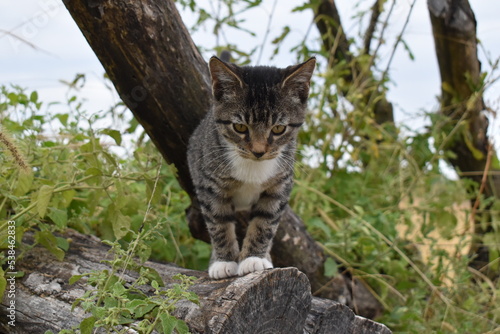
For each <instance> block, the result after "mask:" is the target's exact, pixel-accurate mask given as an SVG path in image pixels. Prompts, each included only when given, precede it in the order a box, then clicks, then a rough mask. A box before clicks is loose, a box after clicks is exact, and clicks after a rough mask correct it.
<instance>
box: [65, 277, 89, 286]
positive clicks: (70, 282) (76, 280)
mask: <svg viewBox="0 0 500 334" xmlns="http://www.w3.org/2000/svg"><path fill="white" fill-rule="evenodd" d="M85 276H87V275H73V276H71V277H70V278H69V284H75V283H76V282H78V281H79V280H80V279H82V277H85Z"/></svg>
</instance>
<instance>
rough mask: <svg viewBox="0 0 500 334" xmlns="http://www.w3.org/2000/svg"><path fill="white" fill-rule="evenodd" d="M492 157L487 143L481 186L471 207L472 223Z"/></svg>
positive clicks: (490, 148) (489, 144)
mask: <svg viewBox="0 0 500 334" xmlns="http://www.w3.org/2000/svg"><path fill="white" fill-rule="evenodd" d="M492 156H493V145H491V143H488V155H487V156H486V163H485V165H484V172H483V177H482V178H481V186H480V187H479V193H478V194H477V197H476V201H475V202H474V206H473V207H472V211H471V214H470V217H471V222H472V223H474V222H475V221H476V212H477V208H478V207H479V204H480V202H481V194H482V193H483V192H484V188H486V182H487V180H488V171H489V169H490V165H491V157H492Z"/></svg>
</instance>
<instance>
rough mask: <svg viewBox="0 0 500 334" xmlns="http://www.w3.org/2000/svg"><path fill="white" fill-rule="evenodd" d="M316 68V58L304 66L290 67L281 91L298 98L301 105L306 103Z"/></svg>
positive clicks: (286, 70)
mask: <svg viewBox="0 0 500 334" xmlns="http://www.w3.org/2000/svg"><path fill="white" fill-rule="evenodd" d="M315 67H316V58H314V57H312V58H310V59H309V60H307V61H306V62H304V63H302V64H298V65H293V66H288V67H287V68H286V69H285V79H283V82H282V84H281V89H284V90H287V91H288V92H290V93H292V94H293V95H295V96H297V97H298V98H299V99H300V102H301V103H305V102H306V101H307V97H308V96H309V84H310V82H311V77H312V74H313V72H314V68H315Z"/></svg>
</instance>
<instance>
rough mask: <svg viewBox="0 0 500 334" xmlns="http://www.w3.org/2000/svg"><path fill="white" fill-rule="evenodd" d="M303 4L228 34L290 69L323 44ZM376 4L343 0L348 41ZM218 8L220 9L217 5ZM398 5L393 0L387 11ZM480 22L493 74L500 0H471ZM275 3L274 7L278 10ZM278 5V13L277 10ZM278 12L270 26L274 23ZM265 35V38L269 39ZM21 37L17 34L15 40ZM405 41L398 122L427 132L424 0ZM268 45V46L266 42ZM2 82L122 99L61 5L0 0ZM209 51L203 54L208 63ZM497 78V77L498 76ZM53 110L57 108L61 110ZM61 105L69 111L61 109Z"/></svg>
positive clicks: (56, 96) (435, 86) (394, 20)
mask: <svg viewBox="0 0 500 334" xmlns="http://www.w3.org/2000/svg"><path fill="white" fill-rule="evenodd" d="M412 1H413V0H398V1H397V2H396V5H395V7H394V12H393V15H392V17H391V21H390V25H389V26H388V28H387V31H386V33H385V40H386V42H387V45H386V46H383V47H382V48H381V51H380V56H381V62H380V63H381V66H382V69H383V68H385V66H386V63H387V59H388V58H389V56H390V50H391V48H392V45H393V44H394V41H395V39H396V36H397V35H398V34H399V33H400V32H401V29H402V27H403V25H404V23H405V20H406V17H407V15H408V12H409V10H410V5H411V3H412ZM303 2H304V1H297V0H276V1H275V0H264V1H263V4H262V5H261V6H260V7H259V8H257V9H255V10H252V11H249V12H248V13H247V14H245V20H246V21H245V22H244V23H243V26H245V27H247V28H248V29H251V30H253V31H254V32H255V33H256V36H255V37H252V36H250V35H249V34H247V33H242V32H238V31H233V30H231V29H228V30H225V31H224V37H225V38H226V39H227V40H228V42H230V43H234V44H238V45H240V47H241V48H243V49H245V47H247V48H250V46H255V45H264V48H263V52H262V56H261V57H259V56H258V55H259V53H260V49H259V50H258V51H257V52H256V54H255V56H254V57H253V58H252V61H253V62H254V64H256V63H257V62H259V63H260V64H261V65H262V64H269V65H276V66H281V67H285V66H288V65H290V64H292V63H294V62H295V61H296V59H295V58H294V56H293V54H292V53H291V52H290V51H289V49H290V48H291V47H292V46H293V45H295V44H297V42H298V41H300V40H301V39H302V38H304V36H305V35H306V33H307V32H308V31H309V34H308V38H310V39H311V40H314V39H317V38H318V35H317V32H316V28H315V27H314V26H312V27H311V19H312V14H311V13H310V12H309V11H307V12H304V13H291V9H292V8H294V7H296V6H299V5H301V4H302V3H303ZM372 2H373V1H361V2H360V6H359V7H357V8H355V6H354V5H353V3H356V1H351V0H337V1H336V3H337V6H338V7H339V11H340V14H341V19H342V23H343V25H344V27H345V29H346V31H347V35H348V36H355V35H356V34H357V33H358V27H359V24H358V23H357V21H356V19H355V18H354V17H355V15H356V13H357V12H358V11H359V10H361V9H363V8H368V7H369V6H370V5H371V3H372ZM198 3H200V5H202V6H204V7H205V8H207V9H209V10H210V9H212V10H214V11H216V8H213V7H211V6H216V3H217V2H215V1H209V0H198ZM214 3H215V5H214ZM391 3H392V1H388V2H387V4H386V6H387V7H388V6H389V5H390V4H391ZM470 3H471V6H472V8H473V10H474V13H475V15H476V20H477V22H478V27H477V35H478V38H479V40H480V41H481V42H482V47H481V48H480V51H479V57H480V60H481V62H482V66H483V67H482V68H483V71H488V72H489V71H490V69H491V68H490V66H489V65H488V60H490V61H495V60H496V59H498V58H499V57H500V43H499V37H498V36H499V31H500V19H498V13H500V1H498V0H470ZM274 6H275V7H274ZM273 7H274V10H273ZM271 14H272V20H271V23H270V24H268V21H269V16H270V15H271ZM181 16H182V17H183V19H184V21H185V23H186V25H187V26H188V27H190V26H192V25H193V23H194V22H195V20H196V15H193V14H192V13H190V12H189V10H184V11H181ZM285 25H289V26H290V28H291V32H290V34H289V37H287V40H286V43H285V45H283V46H282V48H281V52H280V53H279V54H278V56H277V57H275V58H273V59H272V60H269V58H270V55H271V53H272V51H273V46H272V45H271V43H270V41H272V39H274V38H275V37H276V36H278V35H280V34H281V31H282V30H281V29H282V27H283V26H285ZM211 30H212V27H211V26H209V25H207V26H202V27H200V28H199V29H198V30H197V31H196V32H194V33H193V35H192V37H193V39H194V41H195V44H197V45H203V46H205V47H210V46H213V45H214V44H215V42H216V38H215V37H214V36H213V34H211ZM266 31H269V32H268V33H267V37H266ZM12 34H13V35H15V36H16V37H14V36H13V35H12ZM404 39H405V41H406V43H407V45H408V47H409V49H410V50H411V51H412V53H413V55H414V60H411V59H410V57H409V56H408V52H406V51H405V50H404V48H403V47H402V46H400V47H399V49H398V50H397V52H396V54H395V57H394V60H393V62H392V63H391V66H390V68H389V77H390V78H391V83H390V84H389V92H388V99H389V101H391V102H393V103H394V106H395V119H396V122H397V123H398V124H403V125H405V126H408V127H409V128H410V129H415V130H418V129H422V127H423V126H425V125H426V124H428V120H427V119H426V118H425V117H424V112H433V111H436V110H437V109H438V107H439V104H438V100H437V97H438V95H439V93H440V79H439V70H438V65H437V60H436V56H435V50H434V42H433V39H432V34H431V26H430V20H429V14H428V12H427V8H426V0H416V2H415V6H414V8H413V11H412V14H411V16H410V21H409V24H408V26H407V28H406V31H405V35H404ZM264 40H266V43H263V41H264ZM0 50H1V51H2V52H0V85H9V84H17V85H20V86H21V87H25V88H26V89H27V90H28V91H31V90H37V91H38V93H39V96H40V99H41V100H42V101H64V100H65V94H66V91H67V88H66V87H65V86H64V85H62V84H61V83H60V80H66V81H71V80H72V79H73V78H74V77H75V75H76V74H77V73H84V74H85V75H86V79H87V80H86V85H85V88H84V89H83V90H82V92H81V94H82V95H83V96H85V98H86V99H87V102H86V104H85V106H86V108H87V109H89V110H96V111H98V110H106V109H108V107H109V106H110V105H112V104H114V103H116V102H117V101H118V100H119V97H118V96H117V94H116V93H114V92H110V90H109V89H108V88H106V85H105V82H104V79H103V73H104V70H103V68H102V66H101V65H100V63H99V61H98V60H97V58H96V56H95V55H94V53H93V52H92V50H91V49H90V47H89V45H88V44H87V42H86V40H85V38H84V37H83V35H82V33H81V32H80V30H79V29H78V27H77V26H76V24H75V22H74V21H73V19H72V18H71V16H70V15H69V13H68V11H67V10H66V8H65V7H64V5H63V4H62V1H60V0H23V1H19V0H2V1H1V2H0ZM210 55H211V54H210V53H206V54H203V56H204V57H205V58H206V59H208V57H210ZM495 76H498V71H497V73H496V75H495ZM485 100H486V102H487V104H488V105H489V106H490V107H491V108H492V109H493V110H495V111H498V110H499V107H500V85H499V84H498V83H497V84H494V85H492V86H491V87H489V89H488V90H487V91H486V94H485ZM54 108H57V106H55V107H54ZM61 108H63V107H62V106H61ZM489 118H490V130H489V132H490V134H492V135H493V137H494V141H495V147H496V148H497V152H498V151H500V121H499V120H498V117H496V118H495V117H493V116H492V115H489Z"/></svg>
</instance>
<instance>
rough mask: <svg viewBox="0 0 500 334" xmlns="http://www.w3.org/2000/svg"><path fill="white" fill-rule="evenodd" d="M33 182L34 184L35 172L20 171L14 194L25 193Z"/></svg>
mask: <svg viewBox="0 0 500 334" xmlns="http://www.w3.org/2000/svg"><path fill="white" fill-rule="evenodd" d="M32 184H33V173H32V172H31V171H27V172H20V173H19V176H18V177H17V186H16V189H15V190H14V195H16V196H23V195H25V194H26V193H27V192H28V191H29V190H30V189H31V185H32Z"/></svg>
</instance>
